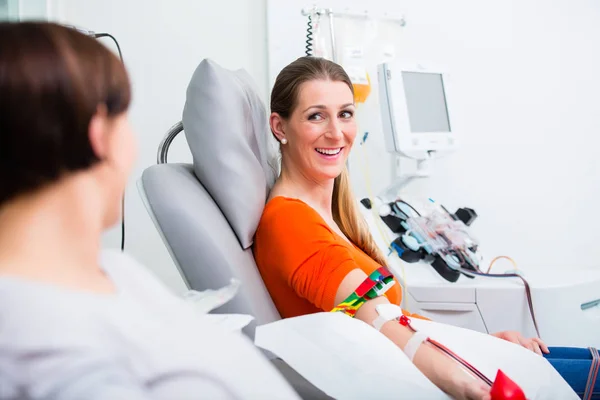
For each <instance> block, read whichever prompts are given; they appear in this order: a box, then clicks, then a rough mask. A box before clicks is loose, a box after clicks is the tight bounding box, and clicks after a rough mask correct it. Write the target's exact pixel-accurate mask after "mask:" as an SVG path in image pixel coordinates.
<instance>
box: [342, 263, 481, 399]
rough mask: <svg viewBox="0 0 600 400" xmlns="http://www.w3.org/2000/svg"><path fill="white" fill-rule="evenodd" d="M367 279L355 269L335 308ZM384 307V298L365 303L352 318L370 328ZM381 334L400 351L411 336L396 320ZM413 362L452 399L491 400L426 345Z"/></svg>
mask: <svg viewBox="0 0 600 400" xmlns="http://www.w3.org/2000/svg"><path fill="white" fill-rule="evenodd" d="M366 278H367V275H366V274H365V273H364V272H363V271H362V270H361V269H358V268H357V269H355V270H353V271H351V272H350V273H349V274H348V275H346V277H345V278H344V279H343V281H342V283H341V285H340V287H339V289H338V291H337V294H336V297H335V300H336V304H340V303H341V302H342V301H344V300H345V299H346V298H347V297H348V296H349V295H350V294H351V293H352V292H353V291H354V290H355V289H356V288H357V287H358V286H359V285H360V284H361V283H362V282H363V281H364V280H365V279H366ZM385 303H389V301H388V300H387V298H386V297H385V296H381V297H377V298H375V299H372V300H368V301H367V302H366V303H365V304H363V306H362V307H361V308H360V309H359V310H358V312H357V313H356V316H355V318H358V319H360V320H362V321H364V322H366V323H367V324H369V325H371V324H372V323H373V321H374V320H375V319H376V318H377V317H378V316H379V314H378V313H377V311H376V309H375V307H376V306H377V305H378V304H385ZM381 333H382V334H384V335H385V336H386V337H388V338H389V339H390V340H391V341H393V342H394V343H395V344H396V345H397V346H398V347H400V348H401V349H404V347H405V346H406V344H407V343H408V341H409V339H410V338H411V337H412V335H413V332H412V331H411V330H410V329H409V328H408V327H405V326H403V325H401V324H399V323H398V321H396V320H392V321H388V322H386V323H385V324H384V325H383V326H382V327H381ZM413 362H414V364H415V366H416V367H417V368H418V369H419V370H420V371H421V372H422V373H423V374H424V375H425V376H426V377H427V378H429V380H431V381H432V382H433V383H434V384H435V385H436V386H437V387H439V388H440V389H441V390H443V391H444V392H446V393H447V394H448V395H450V396H452V397H453V398H456V399H477V400H483V399H490V395H489V392H490V388H489V387H488V386H487V385H486V384H485V383H483V382H482V381H480V380H479V379H478V378H475V377H474V376H472V375H470V374H469V373H468V372H466V371H465V370H464V369H463V368H462V367H461V366H460V364H458V363H457V362H455V361H454V360H452V359H451V358H449V357H448V356H446V355H445V354H443V353H442V352H440V351H438V350H437V349H435V348H434V347H433V346H431V345H430V344H428V343H427V342H423V344H421V345H420V346H419V348H418V349H417V352H416V353H415V356H414V359H413Z"/></svg>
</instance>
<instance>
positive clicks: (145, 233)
mask: <svg viewBox="0 0 600 400" xmlns="http://www.w3.org/2000/svg"><path fill="white" fill-rule="evenodd" d="M233 11H235V12H236V14H234V13H233ZM52 12H53V17H54V18H55V19H57V20H59V21H61V22H63V23H70V24H74V25H77V26H80V27H83V28H86V29H89V30H92V31H95V32H109V33H111V34H112V35H114V36H115V37H116V38H117V40H118V41H119V44H120V46H121V49H122V51H123V56H124V58H125V63H126V65H127V68H128V69H129V72H130V74H131V79H132V83H133V103H132V107H131V113H130V115H131V122H132V125H133V128H134V130H135V131H136V133H137V136H138V139H139V150H140V154H139V160H138V163H137V166H136V169H135V172H134V174H133V176H132V178H131V182H130V184H129V187H128V190H127V194H126V249H127V251H129V252H130V253H132V254H133V255H134V256H135V257H136V258H138V259H139V260H140V261H142V262H143V263H144V264H145V265H147V266H149V267H150V268H151V269H152V270H153V271H154V272H155V273H157V274H158V276H159V277H160V278H161V279H162V280H164V281H165V282H166V283H167V284H168V285H169V286H170V287H172V288H173V289H175V290H177V291H180V290H183V289H184V286H183V282H182V280H181V278H180V277H179V275H178V273H177V271H176V269H175V266H174V264H173V262H172V261H171V258H170V256H169V254H168V252H167V250H166V248H165V247H164V245H163V242H162V240H161V239H160V237H159V235H158V233H157V231H156V229H155V228H154V225H153V224H152V221H151V220H150V218H149V217H148V214H147V212H146V210H145V208H144V206H143V204H142V202H141V199H140V197H139V195H138V191H137V188H136V187H135V181H136V180H137V179H138V178H139V177H140V175H141V172H142V171H143V169H144V168H146V167H148V166H150V165H152V164H154V163H155V162H156V150H157V147H158V144H159V143H160V141H161V139H162V137H163V135H164V133H165V132H166V131H167V130H168V129H169V127H171V125H173V124H174V123H175V122H177V121H179V120H181V113H182V111H183V105H184V102H185V91H186V88H187V85H188V83H189V80H190V78H191V76H192V73H193V71H194V69H195V68H196V66H197V65H198V64H199V63H200V61H201V60H202V59H204V58H211V59H213V60H215V61H216V62H218V63H219V64H221V65H222V66H224V67H226V68H235V69H237V68H245V69H246V70H247V71H248V72H249V73H250V75H251V76H252V77H253V78H254V79H255V81H256V82H257V85H258V86H259V87H260V88H264V93H262V94H263V95H266V87H267V84H266V79H267V78H266V77H267V72H266V30H265V4H264V1H263V0H221V1H217V2H208V1H195V0H177V1H169V2H166V1H162V2H158V1H143V0H85V1H81V0H54V1H53V4H52ZM102 40H105V39H102ZM104 43H106V44H107V45H108V46H111V48H113V49H114V46H113V45H112V43H111V42H110V41H108V40H107V41H106V42H104ZM224 118H226V116H224ZM169 156H170V157H169V161H170V162H190V161H191V155H190V153H189V150H188V149H187V146H186V144H185V138H184V137H183V135H182V137H179V138H177V139H176V140H175V142H174V144H173V146H172V147H171V151H170V152H169ZM104 242H105V243H104V244H105V246H110V247H118V246H119V245H120V227H116V228H115V229H113V230H112V231H110V232H109V233H108V234H107V235H106V237H105V241H104Z"/></svg>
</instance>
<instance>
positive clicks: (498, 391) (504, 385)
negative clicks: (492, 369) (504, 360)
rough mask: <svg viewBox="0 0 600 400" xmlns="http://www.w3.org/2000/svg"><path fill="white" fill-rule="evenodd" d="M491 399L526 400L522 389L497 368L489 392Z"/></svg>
mask: <svg viewBox="0 0 600 400" xmlns="http://www.w3.org/2000/svg"><path fill="white" fill-rule="evenodd" d="M490 394H491V396H492V400H526V397H525V393H523V390H522V389H521V388H520V387H519V385H517V384H516V383H515V382H513V381H512V380H511V379H510V378H509V377H508V376H506V375H505V374H504V372H502V371H500V370H498V373H497V374H496V379H495V380H494V384H493V385H492V390H491V392H490Z"/></svg>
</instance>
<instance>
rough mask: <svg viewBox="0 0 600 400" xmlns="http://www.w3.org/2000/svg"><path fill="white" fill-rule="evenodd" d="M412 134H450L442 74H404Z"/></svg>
mask: <svg viewBox="0 0 600 400" xmlns="http://www.w3.org/2000/svg"><path fill="white" fill-rule="evenodd" d="M402 80H403V81H404V93H405V95H406V104H407V107H408V117H409V120H410V130H411V131H412V132H450V121H449V119H448V109H447V107H446V96H445V94H444V82H443V80H442V75H441V74H433V73H423V72H402Z"/></svg>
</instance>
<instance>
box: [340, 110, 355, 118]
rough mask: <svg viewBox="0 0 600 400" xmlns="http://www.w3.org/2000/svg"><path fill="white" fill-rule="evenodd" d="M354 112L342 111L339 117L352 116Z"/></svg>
mask: <svg viewBox="0 0 600 400" xmlns="http://www.w3.org/2000/svg"><path fill="white" fill-rule="evenodd" d="M353 115H354V114H353V113H352V111H342V113H341V114H340V117H342V118H352V116H353Z"/></svg>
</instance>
